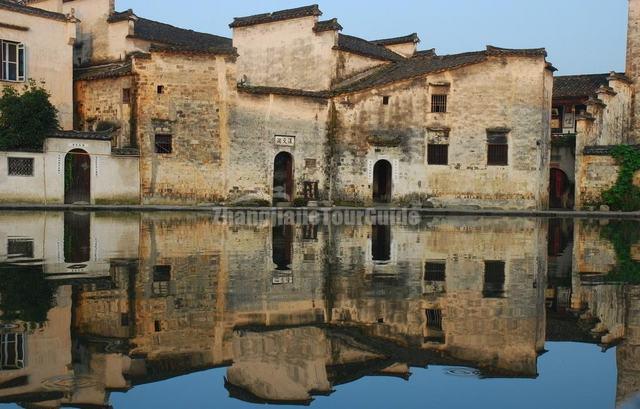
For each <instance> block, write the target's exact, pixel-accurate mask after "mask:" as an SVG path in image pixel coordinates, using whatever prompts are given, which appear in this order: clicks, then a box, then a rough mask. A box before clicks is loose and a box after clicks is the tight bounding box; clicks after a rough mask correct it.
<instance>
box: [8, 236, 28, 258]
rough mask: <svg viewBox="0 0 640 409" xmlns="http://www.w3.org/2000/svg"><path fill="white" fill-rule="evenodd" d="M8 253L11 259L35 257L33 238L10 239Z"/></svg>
mask: <svg viewBox="0 0 640 409" xmlns="http://www.w3.org/2000/svg"><path fill="white" fill-rule="evenodd" d="M7 255H8V258H9V259H15V258H31V259H32V258H33V240H31V239H9V241H8V243H7Z"/></svg>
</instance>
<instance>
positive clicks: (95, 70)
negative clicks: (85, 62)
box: [73, 60, 132, 81]
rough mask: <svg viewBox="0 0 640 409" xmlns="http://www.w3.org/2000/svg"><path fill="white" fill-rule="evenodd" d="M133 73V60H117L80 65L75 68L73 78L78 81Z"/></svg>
mask: <svg viewBox="0 0 640 409" xmlns="http://www.w3.org/2000/svg"><path fill="white" fill-rule="evenodd" d="M131 73H132V67H131V61H130V60H128V61H123V62H115V63H111V64H101V65H94V66H91V67H80V68H76V69H74V70H73V79H74V80H76V81H82V80H95V79H102V78H115V77H122V76H126V75H130V74H131Z"/></svg>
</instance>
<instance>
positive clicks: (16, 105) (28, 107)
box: [0, 81, 59, 150]
mask: <svg viewBox="0 0 640 409" xmlns="http://www.w3.org/2000/svg"><path fill="white" fill-rule="evenodd" d="M50 97H51V95H50V94H49V92H48V91H47V90H46V89H44V88H43V87H42V86H39V85H37V84H36V83H35V82H34V81H29V83H28V84H27V85H25V87H24V89H23V90H22V92H18V91H17V90H16V89H15V88H12V87H5V88H4V89H3V90H2V95H1V96H0V149H5V150H6V149H16V150H23V149H27V150H31V149H35V150H40V149H42V145H43V143H44V140H45V138H46V137H47V135H48V134H50V133H51V132H53V131H55V130H56V129H58V128H59V123H58V111H57V109H56V108H55V107H54V106H53V104H51V102H50V100H49V99H50Z"/></svg>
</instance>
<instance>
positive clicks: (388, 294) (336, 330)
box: [0, 212, 640, 409]
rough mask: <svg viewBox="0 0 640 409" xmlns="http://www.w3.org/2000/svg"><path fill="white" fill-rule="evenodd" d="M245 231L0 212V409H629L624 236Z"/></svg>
mask: <svg viewBox="0 0 640 409" xmlns="http://www.w3.org/2000/svg"><path fill="white" fill-rule="evenodd" d="M238 215H240V216H243V215H244V216H245V217H238ZM246 216H247V214H246V213H242V212H235V213H225V214H217V213H216V214H214V213H205V212H202V213H166V212H165V213H100V212H98V213H82V212H67V213H63V212H2V213H1V214H0V320H1V321H0V407H25V408H27V407H28V408H57V407H91V408H102V407H113V408H116V409H119V408H143V407H149V408H177V407H185V408H186V407H188V408H210V407H224V408H251V407H254V406H256V405H261V404H280V405H286V406H290V407H296V406H300V405H310V406H311V407H314V408H358V407H363V408H391V407H403V408H425V407H434V408H445V407H446V408H469V407H480V408H485V407H486V408H514V407H518V408H637V407H640V399H639V397H640V222H637V221H630V220H624V221H619V220H587V219H575V220H574V219H541V218H532V219H528V218H508V217H446V216H441V217H422V218H417V219H416V218H409V219H403V218H402V220H395V221H389V220H387V221H384V220H380V219H379V220H375V221H370V220H365V222H366V223H365V222H362V223H360V222H353V223H352V221H353V220H349V219H350V218H349V217H343V216H344V215H340V216H339V217H334V215H333V214H332V215H329V216H327V215H325V216H324V217H322V216H320V217H316V216H317V215H313V216H312V217H310V218H301V219H300V220H298V223H293V224H291V223H281V222H291V221H292V220H289V219H287V218H286V217H285V218H284V219H282V218H277V217H274V218H269V217H263V218H257V219H255V218H253V217H246ZM276 216H277V215H276ZM280 216H282V214H280ZM387 222H389V223H387Z"/></svg>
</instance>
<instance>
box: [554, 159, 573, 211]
mask: <svg viewBox="0 0 640 409" xmlns="http://www.w3.org/2000/svg"><path fill="white" fill-rule="evenodd" d="M574 195H575V192H574V187H573V186H572V184H571V182H570V181H569V177H568V176H567V174H566V173H565V172H564V171H562V170H560V169H557V168H551V176H550V178H549V206H550V207H551V208H552V209H573V201H574Z"/></svg>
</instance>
